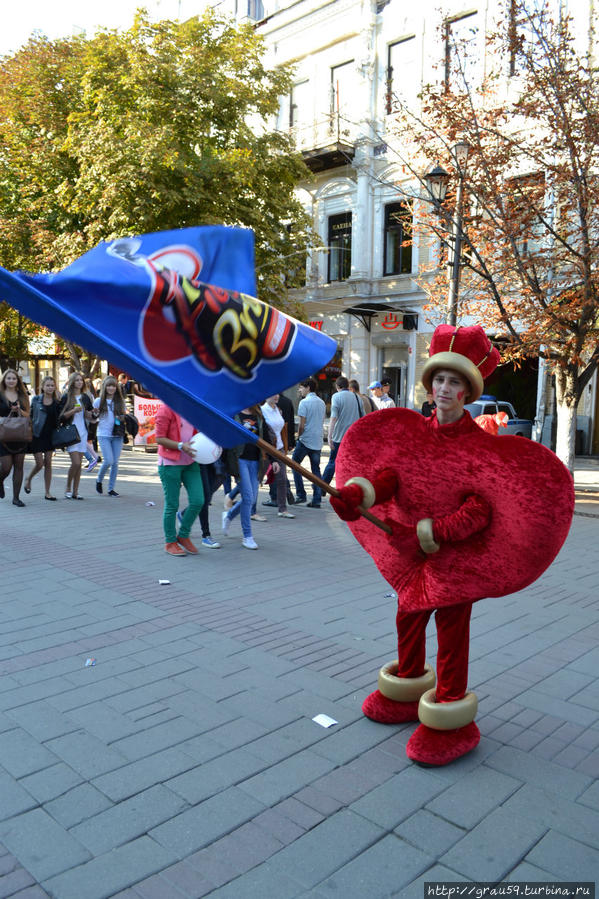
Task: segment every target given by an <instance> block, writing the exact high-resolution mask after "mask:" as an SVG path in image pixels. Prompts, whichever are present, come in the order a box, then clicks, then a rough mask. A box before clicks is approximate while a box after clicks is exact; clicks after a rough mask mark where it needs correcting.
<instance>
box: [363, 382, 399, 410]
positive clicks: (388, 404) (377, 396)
mask: <svg viewBox="0 0 599 899" xmlns="http://www.w3.org/2000/svg"><path fill="white" fill-rule="evenodd" d="M368 389H369V390H370V392H371V393H372V402H373V403H374V405H375V406H376V408H377V409H391V408H393V407H394V406H395V403H394V402H393V400H392V399H391V397H390V396H389V395H388V394H386V393H385V391H384V390H383V385H382V382H381V381H373V382H372V384H369V385H368Z"/></svg>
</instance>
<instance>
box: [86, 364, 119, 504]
mask: <svg viewBox="0 0 599 899" xmlns="http://www.w3.org/2000/svg"><path fill="white" fill-rule="evenodd" d="M94 409H95V410H96V412H97V415H98V431H97V433H98V443H99V444H100V452H101V453H102V460H103V461H102V466H101V468H100V471H99V472H98V479H97V481H96V490H97V492H98V493H102V492H103V490H104V488H103V487H102V481H103V480H104V475H105V474H106V472H107V471H108V469H110V476H109V478H108V496H118V495H119V494H118V493H117V492H116V490H115V489H114V487H115V484H116V478H117V474H118V472H119V459H120V456H121V450H122V449H123V439H124V437H125V400H124V399H123V394H122V393H121V388H120V387H119V385H118V383H117V380H116V378H113V376H112V375H109V376H108V377H107V378H104V380H103V381H102V387H101V389H100V396H97V397H96V399H95V400H94Z"/></svg>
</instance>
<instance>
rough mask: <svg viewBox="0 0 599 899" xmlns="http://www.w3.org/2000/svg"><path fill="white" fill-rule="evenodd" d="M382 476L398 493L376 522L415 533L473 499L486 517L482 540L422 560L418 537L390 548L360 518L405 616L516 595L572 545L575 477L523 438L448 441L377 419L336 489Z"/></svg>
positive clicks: (345, 464) (347, 454) (347, 460)
mask: <svg viewBox="0 0 599 899" xmlns="http://www.w3.org/2000/svg"><path fill="white" fill-rule="evenodd" d="M466 414H467V413H466ZM447 433H449V432H447ZM384 468H392V469H394V470H395V471H396V472H397V475H398V477H399V482H400V486H399V489H398V492H397V494H396V495H395V496H394V497H393V498H392V499H390V500H389V501H388V502H385V503H382V504H380V505H377V506H375V507H374V508H373V509H372V512H373V513H374V514H375V515H377V517H379V518H383V519H388V520H389V523H390V524H392V525H393V522H396V523H399V524H401V525H415V524H416V522H417V521H419V520H420V519H421V518H436V517H439V516H441V515H446V514H448V513H450V512H454V511H455V510H456V509H458V508H459V506H460V505H461V503H462V502H463V500H464V499H465V497H466V496H468V495H469V494H472V493H476V494H478V495H480V496H482V497H484V498H485V499H486V500H487V502H488V503H489V504H490V505H491V507H492V515H491V521H490V523H489V525H488V527H486V528H485V529H484V530H483V531H481V532H480V533H478V534H476V535H475V536H474V537H472V538H470V539H469V540H465V541H461V542H455V543H445V544H444V545H442V546H441V549H440V550H439V552H437V553H434V554H431V555H425V554H424V553H423V552H422V551H421V550H420V547H419V544H418V542H417V540H416V539H415V537H414V536H409V537H407V538H400V537H399V536H397V533H396V534H395V535H393V536H392V537H390V538H388V537H387V536H386V535H385V533H384V532H383V531H381V530H380V529H379V528H377V527H376V526H375V525H373V524H372V523H371V522H369V521H367V520H366V519H365V518H360V519H359V521H355V522H349V527H350V528H351V530H352V532H353V534H354V536H355V537H356V538H357V540H358V541H359V542H360V543H361V544H362V546H363V547H364V549H365V550H366V551H367V552H368V553H369V554H370V555H371V556H372V558H373V559H374V561H375V563H376V565H377V567H378V569H379V571H380V572H381V574H382V575H383V577H384V578H385V580H387V581H388V583H389V584H391V586H392V587H393V588H394V589H395V590H396V591H397V594H398V603H399V608H400V609H401V610H403V611H406V612H409V611H417V610H421V609H433V608H438V607H440V606H449V605H454V604H456V603H460V602H473V601H475V600H478V599H482V598H483V597H485V596H505V595H507V594H509V593H514V592H515V591H517V590H521V589H522V588H524V587H526V586H527V585H528V584H530V583H532V582H533V581H534V580H536V579H537V578H538V577H539V576H540V575H541V574H542V573H543V571H545V569H546V568H547V567H548V566H549V565H550V564H551V562H552V561H553V559H554V558H555V556H556V555H557V553H558V552H559V550H560V548H561V546H562V544H563V542H564V540H565V539H566V537H567V535H568V530H569V527H570V522H571V520H572V514H573V508H574V489H573V483H572V477H571V475H570V473H569V472H568V470H567V469H566V468H565V466H564V465H562V463H561V462H560V461H559V459H558V458H557V456H555V455H554V453H552V452H551V451H550V450H548V449H547V448H546V447H544V446H541V445H540V444H538V443H534V442H533V441H532V440H528V439H527V438H524V437H495V436H491V435H490V434H487V433H485V432H484V431H483V430H482V429H481V428H479V427H478V426H476V428H475V429H474V428H473V430H472V431H471V432H468V433H465V434H460V435H458V436H446V434H445V433H444V429H443V428H439V429H437V430H433V429H432V428H431V427H430V426H429V425H427V423H426V420H425V419H424V418H423V417H422V416H421V415H419V414H418V413H417V412H412V411H410V410H408V409H388V410H387V409H386V410H381V411H379V412H373V413H371V414H369V415H365V416H364V417H363V418H361V419H360V420H359V421H357V422H356V423H355V424H354V425H352V427H351V428H350V429H349V431H348V432H347V433H346V435H345V437H344V438H343V441H342V443H341V446H340V448H339V453H338V455H337V463H336V483H337V484H338V485H339V486H342V485H343V484H345V483H346V481H347V480H348V479H349V478H351V477H356V476H360V477H365V478H368V479H369V480H372V479H373V478H374V477H375V476H376V474H377V473H378V472H380V471H381V470H382V469H384ZM396 531H397V529H396Z"/></svg>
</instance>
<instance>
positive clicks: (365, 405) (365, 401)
mask: <svg viewBox="0 0 599 899" xmlns="http://www.w3.org/2000/svg"><path fill="white" fill-rule="evenodd" d="M349 389H350V390H351V392H352V393H355V395H356V396H357V397H359V398H360V401H361V403H362V409H363V414H364V415H367V414H368V413H369V412H374V410H375V408H376V407H375V405H374V403H373V402H372V400H371V398H370V397H369V396H366V394H365V393H360V384H359V383H358V381H356V379H355V378H351V380H350V382H349Z"/></svg>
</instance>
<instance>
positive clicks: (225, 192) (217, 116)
mask: <svg viewBox="0 0 599 899" xmlns="http://www.w3.org/2000/svg"><path fill="white" fill-rule="evenodd" d="M262 55H263V47H262V42H261V39H260V38H258V37H257V36H256V35H255V34H254V31H253V29H252V27H251V26H250V25H245V26H241V27H237V26H235V25H234V24H233V23H231V22H228V21H225V20H223V19H220V18H218V17H217V16H216V15H215V14H214V13H212V12H207V13H206V14H205V15H204V16H202V17H200V18H197V19H191V20H189V21H187V22H185V23H175V22H168V21H164V22H159V23H157V24H150V23H149V22H148V19H147V17H146V16H145V14H141V13H140V14H138V16H137V18H136V20H135V22H134V24H133V26H132V28H131V29H129V30H128V31H126V32H122V33H117V32H101V33H99V34H97V35H96V36H95V37H93V38H91V39H89V40H86V39H84V38H81V37H76V38H72V39H68V40H67V39H65V40H60V41H54V42H51V41H48V40H46V39H43V38H36V39H34V40H31V41H30V42H29V43H28V44H27V45H26V46H25V47H24V48H23V49H22V50H20V51H19V52H18V53H17V54H15V55H14V56H12V57H9V58H4V59H3V60H2V61H1V62H0V264H2V265H3V266H4V267H6V268H12V269H15V268H20V269H26V270H30V271H41V270H48V269H56V268H61V267H63V266H64V265H66V264H68V263H69V262H71V261H72V260H73V259H75V258H77V257H78V256H80V255H81V254H82V253H84V252H85V251H87V250H88V249H90V248H91V247H93V246H95V245H96V244H97V243H98V242H99V241H100V240H109V239H112V238H115V237H120V236H123V235H127V234H132V233H144V232H148V231H159V230H167V229H170V228H178V227H185V226H190V225H200V224H217V223H218V224H225V225H237V226H242V227H248V228H252V229H253V230H254V232H255V235H256V263H257V270H258V272H259V277H258V281H259V294H260V296H261V297H262V298H263V299H265V300H266V301H267V302H271V303H274V304H275V305H277V306H279V307H281V306H285V303H286V290H285V286H284V276H285V273H286V269H287V263H286V258H288V257H289V256H290V255H291V254H292V253H294V252H296V251H297V250H300V251H301V250H303V249H304V248H307V246H308V244H309V242H310V237H311V230H310V222H309V219H308V218H307V216H306V215H305V213H304V211H303V209H302V207H301V205H300V204H299V202H298V201H297V200H296V199H295V196H294V188H295V185H296V184H297V183H298V181H299V180H300V179H301V178H305V177H306V176H307V175H308V171H307V169H306V168H305V166H304V164H303V162H302V160H301V156H299V155H298V154H297V153H295V152H294V150H293V148H292V146H291V144H290V142H289V139H288V138H287V137H286V136H284V135H282V134H280V133H276V132H272V131H269V130H268V128H267V127H266V123H267V121H268V119H269V117H270V116H272V115H273V114H274V113H275V112H276V110H277V108H278V103H279V97H280V96H281V95H282V94H285V93H287V92H288V91H289V88H290V75H289V73H288V72H287V71H285V70H282V69H277V70H267V69H266V68H265V66H264V64H263V62H262ZM72 349H73V352H74V353H75V354H76V355H78V354H77V350H76V348H72ZM73 361H75V360H74V359H73Z"/></svg>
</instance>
